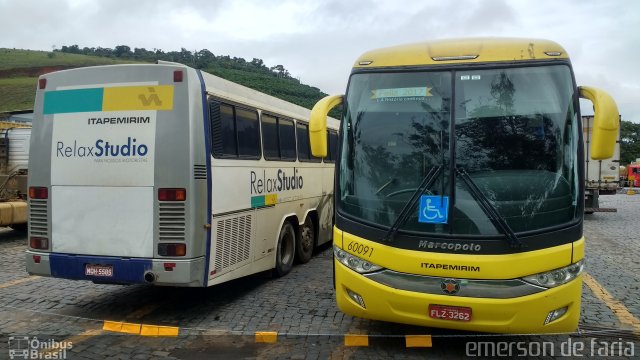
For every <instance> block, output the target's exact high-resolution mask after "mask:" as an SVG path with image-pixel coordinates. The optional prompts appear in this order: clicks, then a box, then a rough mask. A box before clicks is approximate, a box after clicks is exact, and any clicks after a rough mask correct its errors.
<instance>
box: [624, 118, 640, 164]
mask: <svg viewBox="0 0 640 360" xmlns="http://www.w3.org/2000/svg"><path fill="white" fill-rule="evenodd" d="M637 158H640V124H637V123H634V122H631V121H625V120H622V121H621V122H620V165H627V164H629V163H631V162H632V161H635V160H636V159H637Z"/></svg>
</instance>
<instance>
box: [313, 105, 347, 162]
mask: <svg viewBox="0 0 640 360" xmlns="http://www.w3.org/2000/svg"><path fill="white" fill-rule="evenodd" d="M343 101H344V96H343V95H332V96H327V97H325V98H323V99H322V100H320V101H318V102H317V103H316V104H315V105H314V106H313V109H311V117H310V118H309V142H310V144H311V154H313V156H315V157H326V156H327V114H328V113H329V111H331V109H333V108H334V107H336V106H338V105H340V104H342V102H343Z"/></svg>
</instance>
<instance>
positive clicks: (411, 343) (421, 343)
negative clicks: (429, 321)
mask: <svg viewBox="0 0 640 360" xmlns="http://www.w3.org/2000/svg"><path fill="white" fill-rule="evenodd" d="M404 338H405V343H406V346H407V347H408V348H414V347H431V346H433V343H432V342H431V335H405V337H404Z"/></svg>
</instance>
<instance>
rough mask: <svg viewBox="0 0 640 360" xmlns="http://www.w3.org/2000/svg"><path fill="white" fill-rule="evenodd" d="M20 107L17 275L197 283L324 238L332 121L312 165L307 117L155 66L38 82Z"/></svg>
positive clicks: (272, 264) (258, 96) (255, 268)
mask: <svg viewBox="0 0 640 360" xmlns="http://www.w3.org/2000/svg"><path fill="white" fill-rule="evenodd" d="M34 109H35V114H34V119H33V133H32V137H31V148H30V150H31V154H30V155H31V156H30V160H29V249H28V251H27V253H26V267H27V272H29V273H30V274H37V275H43V276H52V277H59V278H66V279H78V280H82V279H84V280H91V281H94V282H97V283H123V284H127V283H151V284H156V285H166V286H196V287H197V286H211V285H214V284H219V283H222V282H225V281H228V280H231V279H235V278H238V277H242V276H246V275H249V274H253V273H257V272H261V271H265V270H269V269H273V271H274V273H275V274H276V275H278V276H282V275H285V274H286V273H288V272H289V271H290V270H291V267H292V265H293V262H294V259H296V260H297V261H298V262H300V263H304V262H307V261H309V259H310V257H311V254H312V251H313V249H314V247H315V246H317V245H320V244H323V243H325V242H327V241H330V240H331V231H332V226H333V221H332V215H333V172H334V163H333V162H334V154H336V151H335V146H336V144H337V132H336V130H337V128H338V121H337V120H335V119H331V122H330V127H329V130H328V139H329V140H328V142H329V143H328V146H329V148H330V149H331V150H330V151H329V152H330V154H329V155H328V156H327V157H326V158H324V159H321V158H316V157H313V156H312V155H311V152H310V147H309V137H308V123H307V119H309V115H310V111H309V110H307V109H305V108H302V107H300V106H297V105H294V104H291V103H288V102H286V101H283V100H280V99H277V98H275V97H272V96H269V95H266V94H263V93H260V92H258V91H255V90H251V89H249V88H246V87H243V86H240V85H238V84H235V83H233V82H230V81H227V80H224V79H221V78H219V77H216V76H213V75H210V74H207V73H205V72H202V71H199V70H196V69H193V68H190V67H187V66H184V65H181V64H176V63H165V62H161V63H159V64H144V65H116V66H98V67H88V68H81V69H74V70H66V71H59V72H55V73H50V74H46V75H43V76H41V77H40V79H39V81H38V89H37V94H36V101H35V106H34ZM332 150H333V151H332Z"/></svg>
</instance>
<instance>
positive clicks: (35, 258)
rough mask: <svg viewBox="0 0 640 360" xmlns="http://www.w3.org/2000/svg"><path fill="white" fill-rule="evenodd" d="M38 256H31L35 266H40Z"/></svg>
mask: <svg viewBox="0 0 640 360" xmlns="http://www.w3.org/2000/svg"><path fill="white" fill-rule="evenodd" d="M40 259H41V257H40V255H33V262H34V263H36V264H40Z"/></svg>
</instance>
